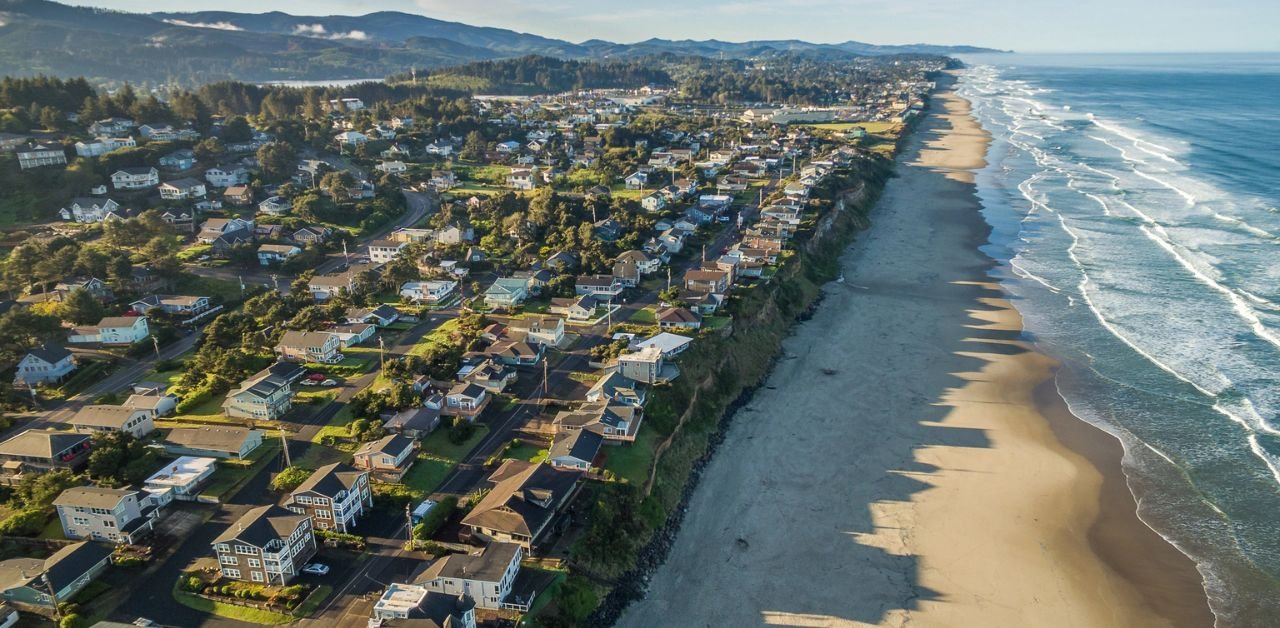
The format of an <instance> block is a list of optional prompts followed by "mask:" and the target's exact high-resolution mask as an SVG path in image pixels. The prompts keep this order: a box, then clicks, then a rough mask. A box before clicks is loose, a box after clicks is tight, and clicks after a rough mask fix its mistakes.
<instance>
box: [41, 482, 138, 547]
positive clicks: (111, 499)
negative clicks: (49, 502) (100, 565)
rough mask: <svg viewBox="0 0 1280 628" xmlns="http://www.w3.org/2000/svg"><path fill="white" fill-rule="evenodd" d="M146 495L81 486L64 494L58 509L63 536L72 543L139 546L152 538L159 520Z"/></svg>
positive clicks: (60, 497)
mask: <svg viewBox="0 0 1280 628" xmlns="http://www.w3.org/2000/svg"><path fill="white" fill-rule="evenodd" d="M144 495H145V494H144V493H141V492H139V491H135V490H130V489H124V488H101V487H97V486H78V487H75V488H69V489H67V490H65V491H62V494H60V495H58V497H57V499H55V500H53V505H54V507H55V508H57V509H58V520H59V521H61V522H62V534H63V536H65V537H67V538H69V539H90V540H94V541H109V542H112V543H129V544H133V543H136V542H137V541H138V540H140V539H142V538H143V537H145V536H146V535H147V534H149V533H150V532H151V530H152V528H153V526H154V525H155V521H156V519H158V518H159V511H158V510H157V508H156V506H155V504H153V503H151V502H150V500H148V499H146V498H145V496H144Z"/></svg>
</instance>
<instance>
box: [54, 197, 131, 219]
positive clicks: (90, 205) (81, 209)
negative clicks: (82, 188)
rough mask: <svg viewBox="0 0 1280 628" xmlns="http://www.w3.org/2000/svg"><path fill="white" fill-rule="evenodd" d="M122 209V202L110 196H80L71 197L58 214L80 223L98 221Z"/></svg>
mask: <svg viewBox="0 0 1280 628" xmlns="http://www.w3.org/2000/svg"><path fill="white" fill-rule="evenodd" d="M119 210H120V204H119V203H117V202H115V201H113V200H111V199H109V198H93V197H79V198H73V199H71V203H69V204H68V205H67V206H66V207H63V208H62V209H61V210H60V211H59V212H58V215H59V216H61V217H62V219H63V220H70V221H73V222H80V223H97V222H102V221H103V220H106V219H107V216H109V215H112V214H115V213H116V212H118V211H119Z"/></svg>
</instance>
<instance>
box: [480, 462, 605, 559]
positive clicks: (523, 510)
mask: <svg viewBox="0 0 1280 628" xmlns="http://www.w3.org/2000/svg"><path fill="white" fill-rule="evenodd" d="M581 477H582V473H581V472H578V471H569V470H564V469H557V468H555V467H552V466H551V465H547V464H535V463H531V462H525V461H523V460H507V461H505V462H503V463H502V466H500V467H498V469H497V470H495V471H494V472H493V473H492V474H490V475H489V478H488V481H489V483H490V484H492V485H493V487H492V489H490V491H489V493H488V494H487V495H485V496H484V498H483V499H481V500H480V501H479V502H478V503H476V504H475V506H474V507H472V509H471V512H469V513H467V516H466V517H464V518H463V519H462V525H463V526H464V527H466V528H468V529H470V531H471V534H472V536H475V537H478V538H481V539H484V540H488V541H497V542H503V543H515V544H516V545H519V546H521V547H523V548H524V549H525V550H526V551H531V550H532V549H533V548H534V547H535V546H536V545H537V544H538V542H539V540H540V539H541V537H542V536H543V534H544V533H546V532H547V531H548V530H550V529H551V527H552V523H553V522H554V521H555V519H556V517H557V515H558V514H559V513H560V512H562V511H563V510H564V509H565V508H566V507H567V506H568V505H569V503H570V502H571V501H572V500H573V497H574V496H575V495H576V494H577V491H578V481H579V480H580V479H581Z"/></svg>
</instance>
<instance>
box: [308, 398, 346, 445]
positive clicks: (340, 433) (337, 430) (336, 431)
mask: <svg viewBox="0 0 1280 628" xmlns="http://www.w3.org/2000/svg"><path fill="white" fill-rule="evenodd" d="M354 418H355V413H354V411H353V410H352V409H351V406H350V405H345V406H342V409H341V410H338V413H337V414H335V415H333V418H332V419H329V422H328V423H327V424H325V426H324V427H322V428H320V431H318V432H316V435H315V436H312V437H311V442H312V443H316V444H319V443H320V441H322V440H324V437H325V436H333V437H334V438H344V437H346V436H347V435H348V432H347V424H348V423H350V422H351V421H352V419H354Z"/></svg>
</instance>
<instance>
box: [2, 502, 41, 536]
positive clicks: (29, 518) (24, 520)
mask: <svg viewBox="0 0 1280 628" xmlns="http://www.w3.org/2000/svg"><path fill="white" fill-rule="evenodd" d="M48 521H49V513H47V512H45V511H44V510H42V509H40V508H27V509H24V510H19V511H18V512H16V513H13V514H12V515H9V517H8V518H6V519H5V520H4V521H0V534H5V535H10V536H35V535H37V534H40V531H41V530H43V529H44V525H45V524H46V523H48Z"/></svg>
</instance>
